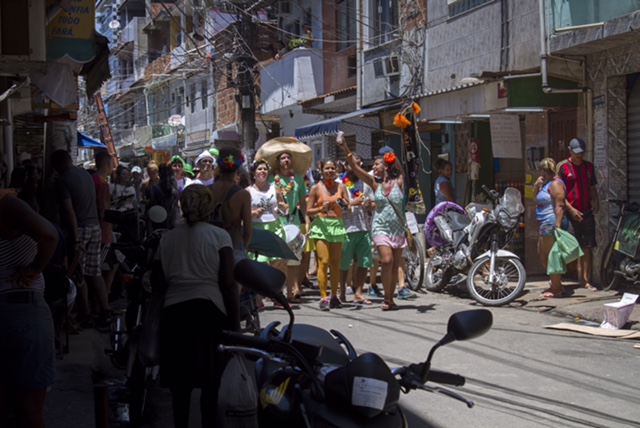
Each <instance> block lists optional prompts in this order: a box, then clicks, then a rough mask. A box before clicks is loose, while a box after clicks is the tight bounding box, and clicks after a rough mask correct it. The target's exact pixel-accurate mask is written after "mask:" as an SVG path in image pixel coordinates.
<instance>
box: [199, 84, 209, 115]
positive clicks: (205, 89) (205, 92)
mask: <svg viewBox="0 0 640 428" xmlns="http://www.w3.org/2000/svg"><path fill="white" fill-rule="evenodd" d="M200 102H201V103H202V110H205V109H206V108H207V107H209V82H207V81H206V80H203V81H202V85H201V89H200Z"/></svg>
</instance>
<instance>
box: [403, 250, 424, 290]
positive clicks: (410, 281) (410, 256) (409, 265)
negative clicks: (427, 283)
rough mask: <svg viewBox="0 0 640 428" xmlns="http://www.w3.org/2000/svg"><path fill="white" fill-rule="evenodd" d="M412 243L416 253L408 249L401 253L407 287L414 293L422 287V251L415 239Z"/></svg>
mask: <svg viewBox="0 0 640 428" xmlns="http://www.w3.org/2000/svg"><path fill="white" fill-rule="evenodd" d="M414 242H415V243H416V251H415V252H413V251H411V249H409V247H406V248H405V249H404V250H403V251H402V256H403V258H404V275H405V279H406V284H407V287H409V288H410V289H411V290H414V291H415V290H418V289H419V288H420V287H422V282H423V281H424V250H423V249H422V244H421V243H420V241H418V239H417V238H415V239H414Z"/></svg>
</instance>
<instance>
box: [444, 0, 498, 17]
mask: <svg viewBox="0 0 640 428" xmlns="http://www.w3.org/2000/svg"><path fill="white" fill-rule="evenodd" d="M490 1H493V0H447V4H448V5H449V16H450V17H453V16H456V15H460V14H462V13H464V12H466V11H468V10H471V9H473V8H476V7H478V6H482V5H483V4H485V3H489V2H490Z"/></svg>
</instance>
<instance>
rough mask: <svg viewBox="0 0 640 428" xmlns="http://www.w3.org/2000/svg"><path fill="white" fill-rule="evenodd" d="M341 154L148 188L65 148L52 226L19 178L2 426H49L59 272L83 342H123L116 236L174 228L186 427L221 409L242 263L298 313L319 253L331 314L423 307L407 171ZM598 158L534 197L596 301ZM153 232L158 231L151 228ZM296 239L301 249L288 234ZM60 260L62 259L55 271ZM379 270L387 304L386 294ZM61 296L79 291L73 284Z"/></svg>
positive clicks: (162, 272) (5, 311)
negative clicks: (411, 241)
mask: <svg viewBox="0 0 640 428" xmlns="http://www.w3.org/2000/svg"><path fill="white" fill-rule="evenodd" d="M298 143H299V142H298ZM299 144H303V143H299ZM336 145H337V147H338V148H339V149H340V150H341V151H342V153H343V154H344V158H345V159H346V161H344V162H343V161H338V160H335V159H325V160H323V161H321V162H319V163H318V165H317V169H315V168H311V165H308V166H306V167H307V170H306V171H303V170H300V165H301V162H300V159H299V158H298V156H300V155H299V154H297V153H296V151H295V150H287V148H286V147H285V148H283V149H282V150H280V151H279V152H277V153H273V154H272V155H273V156H272V157H271V158H269V159H267V158H259V157H258V158H257V159H254V160H253V161H252V162H251V163H250V164H247V162H246V159H245V155H244V154H243V153H242V151H241V150H239V149H237V148H235V147H224V148H221V149H220V150H219V151H218V150H216V149H211V150H206V151H204V152H202V153H201V154H200V155H199V156H198V157H197V158H196V159H195V163H194V165H195V168H197V173H194V168H193V167H192V166H191V165H190V164H189V163H188V162H186V161H185V160H184V159H183V158H181V157H180V156H173V157H172V158H171V159H170V161H168V162H166V163H161V164H157V163H155V162H150V163H149V164H148V165H147V166H146V174H143V171H142V169H141V168H140V167H138V166H134V167H132V168H129V167H127V166H125V165H120V166H118V167H117V168H115V170H114V159H113V156H112V155H110V154H108V153H106V152H99V153H97V154H96V157H95V167H94V168H93V169H92V170H91V171H87V170H85V169H83V168H80V167H78V166H75V165H74V164H73V161H72V157H71V155H70V154H69V153H68V152H67V151H64V150H58V151H55V152H54V153H53V154H52V155H51V159H50V160H51V165H52V167H53V170H54V171H55V173H56V174H55V180H54V183H55V185H54V186H55V187H54V189H55V191H53V192H51V194H50V196H53V197H52V198H51V197H50V198H49V199H54V200H55V204H54V206H55V207H56V209H54V210H49V211H46V212H45V211H43V208H42V207H43V206H44V205H45V204H47V203H50V202H51V201H47V198H45V197H44V196H45V193H47V192H48V191H49V190H54V189H43V188H41V187H40V186H41V183H42V180H41V177H40V175H39V170H38V168H37V167H36V166H35V165H33V164H30V163H28V162H27V163H25V164H24V165H20V166H18V167H16V168H15V169H14V170H13V174H12V181H11V187H12V189H11V190H5V191H3V192H2V193H0V261H1V262H0V339H1V340H0V363H1V364H0V366H1V367H2V369H1V370H0V425H2V424H3V422H4V420H5V419H6V417H7V415H8V414H9V413H10V412H11V413H12V414H13V415H14V417H15V418H16V419H17V420H18V421H19V423H22V424H23V425H24V426H41V425H39V423H40V422H39V421H41V419H42V409H43V403H44V397H45V394H46V389H47V387H49V386H50V385H51V384H52V383H53V381H54V377H55V375H54V371H55V370H54V369H55V364H54V358H55V347H56V346H60V344H56V339H55V336H54V334H53V320H52V317H51V312H50V310H49V307H48V304H49V303H51V302H49V301H47V300H46V299H45V294H44V289H45V287H50V286H51V287H54V286H55V285H54V284H49V283H45V279H46V277H44V276H43V275H42V273H43V272H44V271H45V270H46V268H47V266H48V265H49V264H51V263H52V262H53V260H54V259H55V260H56V262H55V263H57V264H64V265H65V266H64V268H65V270H66V268H68V267H69V266H73V268H71V269H68V272H67V275H68V276H73V277H74V279H75V282H73V281H71V282H70V284H71V285H73V286H74V288H75V290H74V293H76V291H77V298H76V299H75V304H72V305H71V307H70V308H69V310H70V311H71V310H72V311H73V313H74V314H75V324H74V325H75V326H76V328H78V329H81V328H83V327H84V328H86V327H91V326H95V327H96V328H98V329H106V328H109V326H110V323H111V315H112V310H111V307H110V295H112V294H113V293H111V287H112V283H113V280H114V273H115V272H116V271H117V268H118V261H117V259H115V258H113V257H109V253H110V251H109V244H110V243H111V242H112V240H113V239H114V236H117V237H118V239H124V240H131V241H134V242H139V241H140V240H141V237H142V236H143V235H144V234H145V233H148V232H149V231H151V230H153V229H154V228H158V227H160V228H165V229H169V232H168V233H167V234H166V235H165V236H164V237H163V239H162V240H161V242H160V246H159V249H158V254H159V257H158V258H157V264H156V266H155V268H154V279H155V280H156V281H157V283H158V287H160V288H162V289H163V290H165V301H164V310H163V312H162V321H161V323H160V338H161V341H160V343H161V350H162V352H161V354H162V359H161V375H162V378H161V379H162V380H161V383H162V384H163V385H164V386H166V387H168V388H170V389H171V391H172V394H173V408H174V419H175V424H176V426H186V425H187V424H188V413H189V411H188V409H189V400H190V395H191V390H192V389H193V388H202V390H203V400H204V401H203V403H205V402H206V403H210V402H212V400H216V397H217V389H218V384H219V380H220V376H221V374H222V367H223V365H224V362H223V361H222V360H221V359H220V358H219V353H217V352H216V351H215V346H216V344H217V342H218V341H219V338H220V333H221V331H222V330H223V329H238V328H239V323H240V319H239V300H238V296H239V287H238V285H237V284H235V282H234V281H233V277H232V271H233V266H234V263H235V262H237V261H238V260H240V259H242V258H246V257H250V258H252V259H255V260H257V261H258V262H262V263H268V264H270V265H272V266H274V267H275V268H277V269H279V270H281V271H282V272H284V273H285V274H286V278H287V281H286V287H285V289H286V297H287V299H288V300H289V302H290V303H291V304H294V305H295V304H298V303H300V302H301V298H302V297H303V291H302V290H303V286H309V285H310V282H309V275H310V266H309V265H310V259H311V257H310V255H311V253H312V252H314V251H315V260H316V264H317V266H316V267H312V268H311V269H312V270H315V271H316V274H317V281H318V287H319V294H320V300H319V307H320V309H322V310H331V309H339V308H341V307H343V305H344V304H345V303H347V298H348V297H347V294H351V293H352V294H353V299H352V301H351V302H350V304H352V305H372V301H371V300H369V299H370V298H371V297H376V298H381V299H382V302H381V305H380V307H381V309H382V310H383V311H390V310H396V309H398V308H399V306H398V304H397V303H396V301H395V300H394V297H395V298H396V299H401V300H402V299H411V298H415V297H417V296H416V295H415V294H414V293H412V292H411V291H410V290H408V289H407V288H406V287H404V286H403V285H404V281H403V280H402V277H401V276H402V272H403V271H402V265H403V249H404V248H405V247H407V244H408V243H407V239H406V236H405V228H404V225H405V224H406V220H405V218H403V213H404V212H405V209H404V205H403V204H404V193H405V189H404V187H405V180H404V177H403V169H402V166H401V164H400V161H399V159H398V157H397V156H396V155H395V153H394V152H393V150H391V149H390V148H389V147H384V148H383V149H382V150H381V151H380V154H379V156H377V157H376V158H375V159H374V163H373V167H372V169H371V170H370V171H367V170H365V169H364V168H363V163H362V159H361V157H360V156H358V155H357V154H356V153H352V152H351V150H350V149H349V146H348V145H347V144H346V142H345V141H344V139H343V137H342V134H339V135H338V138H337V139H336ZM585 146H586V145H585V143H584V141H583V140H580V139H573V140H572V141H571V143H570V145H569V150H570V153H571V156H570V157H569V159H567V160H565V161H563V162H562V163H560V164H559V165H556V164H555V162H554V161H553V160H552V159H548V158H547V159H544V160H542V162H541V163H540V168H541V176H540V177H539V178H538V180H537V181H536V182H535V183H534V187H533V191H534V197H535V199H536V202H537V206H536V214H537V218H538V220H539V234H540V239H539V245H538V250H539V255H540V258H541V261H542V263H543V265H545V267H546V265H547V263H546V262H547V258H548V255H549V252H550V251H551V248H552V247H553V245H554V243H555V239H556V238H555V235H554V231H555V230H556V229H558V228H564V229H566V228H567V224H568V223H570V224H571V225H572V228H573V231H574V234H575V237H576V239H577V241H578V242H579V244H580V246H581V247H582V249H583V251H584V256H583V257H582V258H580V259H579V260H578V273H579V278H580V282H581V284H582V286H583V287H586V288H589V289H595V287H593V286H592V284H591V282H590V271H591V248H593V247H594V246H595V244H596V242H595V221H594V214H595V213H597V211H598V208H599V201H598V197H597V193H596V192H595V185H596V183H597V181H596V176H595V172H594V168H593V164H591V163H590V162H587V161H585V160H584V151H585V149H586V148H585ZM435 167H436V171H437V172H438V178H437V180H436V182H435V189H434V191H435V195H436V201H453V200H454V199H455V191H454V189H453V185H452V183H451V176H452V172H453V167H452V164H451V163H450V162H448V161H446V160H441V159H440V160H438V161H437V163H436V165H435ZM156 205H159V206H161V207H162V208H163V209H164V210H165V211H166V212H167V216H166V219H164V221H163V222H162V223H161V224H153V222H152V221H150V219H149V218H148V214H147V213H149V212H150V210H151V208H152V207H154V206H156ZM45 214H46V215H45ZM45 217H46V218H45ZM145 219H146V221H142V222H141V220H145ZM143 223H144V224H145V225H146V228H141V227H140V225H141V224H143ZM291 225H293V226H294V231H298V235H297V236H293V237H291V236H288V230H287V228H289V229H290V226H291ZM254 229H255V230H258V229H260V230H264V231H268V232H271V233H273V234H275V235H276V236H278V237H279V238H281V239H282V240H285V241H287V242H289V243H291V241H292V238H293V239H295V242H296V244H297V245H299V246H300V248H296V252H295V255H296V258H295V259H292V258H290V257H289V258H287V257H284V256H283V257H279V256H273V255H265V254H260V252H257V251H252V247H251V245H252V237H253V231H254ZM114 232H115V233H114ZM61 247H62V248H63V251H62V253H63V257H57V256H56V252H57V249H59V248H61ZM64 256H66V257H64ZM60 260H66V261H67V262H64V261H60ZM378 266H380V277H381V282H382V288H383V289H382V290H380V289H378V287H377V285H376V279H377V269H378ZM367 276H369V283H370V284H369V287H368V292H367V293H365V290H364V286H365V282H366V279H367ZM561 276H562V275H561V274H552V275H551V276H550V279H551V280H550V282H549V284H550V287H549V289H548V290H546V291H545V292H544V293H543V294H542V297H544V298H554V297H561V296H562V295H563V288H562V283H561ZM63 282H64V284H65V287H67V288H68V289H69V290H68V292H69V293H71V285H67V281H66V279H65V280H64V281H63ZM57 285H58V286H59V284H57ZM66 293H67V292H66V289H65V294H66ZM65 298H66V296H65ZM72 303H73V302H72ZM27 319H29V320H30V321H31V322H30V323H29V325H32V326H33V327H32V328H31V329H30V330H29V331H28V332H27V333H25V334H21V335H15V334H12V333H11V331H13V330H12V329H15V328H17V327H20V326H22V325H24V320H27ZM16 326H17V327H16ZM185 332H188V334H186V333H185ZM34 368H36V369H35V370H34ZM213 402H215V401H213ZM202 414H203V421H211V420H214V418H215V409H214V408H213V409H212V408H211V406H206V405H204V406H202Z"/></svg>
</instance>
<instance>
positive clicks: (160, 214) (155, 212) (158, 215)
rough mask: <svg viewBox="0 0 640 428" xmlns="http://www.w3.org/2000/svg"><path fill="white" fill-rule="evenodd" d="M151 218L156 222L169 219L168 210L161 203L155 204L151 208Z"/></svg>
mask: <svg viewBox="0 0 640 428" xmlns="http://www.w3.org/2000/svg"><path fill="white" fill-rule="evenodd" d="M148 213H149V220H151V221H152V222H154V223H162V222H163V221H165V220H166V219H167V210H165V209H164V208H163V207H161V206H160V205H154V206H152V207H151V208H149V211H148Z"/></svg>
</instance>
